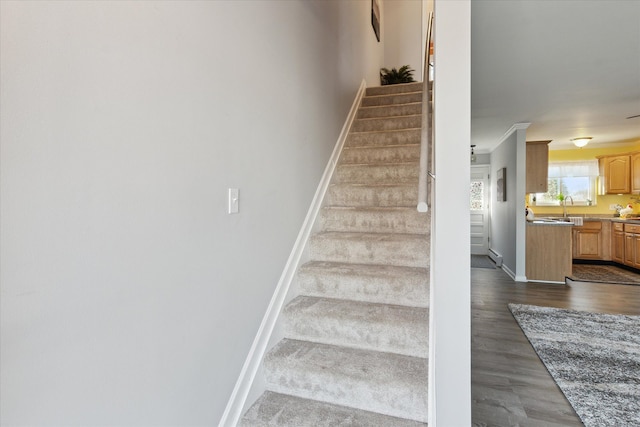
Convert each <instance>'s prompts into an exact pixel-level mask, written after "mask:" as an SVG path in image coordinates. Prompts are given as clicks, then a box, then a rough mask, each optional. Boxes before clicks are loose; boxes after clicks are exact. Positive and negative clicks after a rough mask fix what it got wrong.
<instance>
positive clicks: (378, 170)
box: [334, 162, 420, 184]
mask: <svg viewBox="0 0 640 427" xmlns="http://www.w3.org/2000/svg"><path fill="white" fill-rule="evenodd" d="M419 176H420V170H419V164H418V163H417V162H415V163H412V164H404V165H403V164H398V165H379V166H371V165H340V166H338V168H337V170H336V173H335V175H334V182H335V183H336V184H347V183H352V184H394V183H401V182H402V183H416V182H417V181H418V178H419Z"/></svg>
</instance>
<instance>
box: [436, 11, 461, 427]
mask: <svg viewBox="0 0 640 427" xmlns="http://www.w3.org/2000/svg"><path fill="white" fill-rule="evenodd" d="M470 11H471V6H470V1H469V0H459V1H440V2H436V4H435V14H436V16H437V18H436V19H435V34H436V39H437V43H438V44H437V49H435V52H434V53H435V64H436V66H435V83H434V85H435V86H434V93H435V103H434V105H435V111H434V117H435V144H436V149H435V152H436V153H435V161H436V171H435V172H436V173H435V175H436V184H435V202H434V210H433V214H432V215H433V221H434V224H435V226H434V227H433V228H432V234H431V238H432V241H431V251H432V258H431V295H430V297H431V304H430V332H429V354H430V360H429V362H430V363H429V426H434V427H438V426H447V427H448V426H468V425H471V291H470V270H471V268H470V255H469V253H470V229H469V224H470V216H469V183H470V169H471V167H470V164H469V145H470V138H471V136H470V132H471V129H470V124H471V105H470V101H471V100H470V98H471V87H470V86H471V50H470V49H471V35H470V33H471V13H470Z"/></svg>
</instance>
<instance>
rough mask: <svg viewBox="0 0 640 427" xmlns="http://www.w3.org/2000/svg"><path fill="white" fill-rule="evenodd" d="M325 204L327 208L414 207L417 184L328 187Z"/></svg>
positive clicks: (416, 197) (416, 201) (340, 185)
mask: <svg viewBox="0 0 640 427" xmlns="http://www.w3.org/2000/svg"><path fill="white" fill-rule="evenodd" d="M327 203H328V205H329V206H354V207H365V206H370V207H375V206H380V207H401V206H402V207H415V206H417V204H418V184H417V183H416V184H415V185H397V186H382V187H362V186H352V185H349V184H335V185H331V186H329V190H328V192H327Z"/></svg>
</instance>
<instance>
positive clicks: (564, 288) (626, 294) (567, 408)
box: [471, 268, 640, 427]
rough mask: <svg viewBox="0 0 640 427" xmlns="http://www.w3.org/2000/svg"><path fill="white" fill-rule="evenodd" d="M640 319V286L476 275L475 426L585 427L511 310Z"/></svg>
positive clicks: (497, 273)
mask: <svg viewBox="0 0 640 427" xmlns="http://www.w3.org/2000/svg"><path fill="white" fill-rule="evenodd" d="M510 302H513V303H520V304H532V305H541V306H548V307H562V308H571V309H575V310H584V311H591V312H600V313H616V314H631V315H640V286H633V285H613V284H602V283H582V282H576V283H573V284H571V285H546V284H539V283H535V284H534V283H517V282H514V281H513V280H512V279H511V278H510V277H509V276H507V274H506V273H504V272H503V271H502V270H499V269H496V270H489V269H484V268H472V269H471V347H472V353H471V379H472V384H471V393H472V399H473V401H472V419H473V425H474V426H509V427H511V426H581V425H582V423H581V422H580V420H579V418H578V416H577V415H576V414H575V412H574V410H573V408H572V407H571V405H569V402H568V401H567V400H566V399H565V397H564V395H563V394H562V392H561V391H560V389H559V388H558V386H557V385H556V383H555V382H554V381H553V379H552V378H551V375H549V373H548V372H547V370H546V368H545V367H544V365H543V364H542V362H541V361H540V359H539V358H538V356H537V355H536V353H535V351H534V350H533V348H532V347H531V345H530V344H529V341H527V338H526V337H525V336H524V334H523V333H522V330H521V329H520V327H519V326H518V324H517V323H516V321H515V320H514V318H513V316H512V315H511V312H510V311H509V309H508V308H507V304H508V303H510Z"/></svg>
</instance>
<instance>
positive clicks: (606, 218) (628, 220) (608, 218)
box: [527, 214, 640, 225]
mask: <svg viewBox="0 0 640 427" xmlns="http://www.w3.org/2000/svg"><path fill="white" fill-rule="evenodd" d="M572 217H576V218H582V220H583V221H607V222H622V223H629V224H640V218H639V217H632V218H620V217H614V216H589V215H585V214H574V215H568V216H567V218H569V219H570V218H572ZM542 218H543V219H544V218H548V219H555V218H558V219H561V218H562V217H561V216H554V215H549V216H546V217H542ZM536 220H537V218H534V221H536ZM527 224H532V225H574V224H573V222H562V221H558V222H553V221H548V222H546V221H544V220H543V221H542V222H533V221H527Z"/></svg>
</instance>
